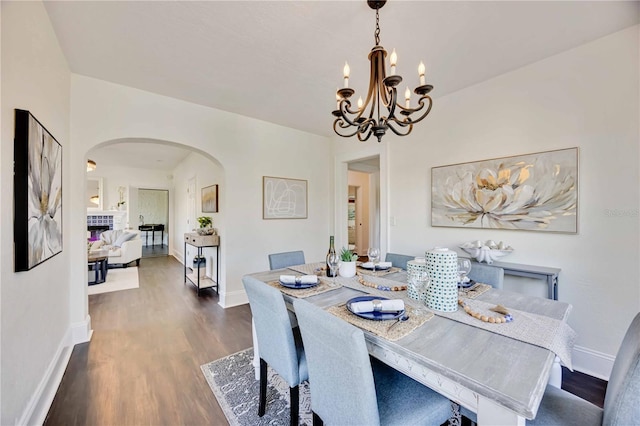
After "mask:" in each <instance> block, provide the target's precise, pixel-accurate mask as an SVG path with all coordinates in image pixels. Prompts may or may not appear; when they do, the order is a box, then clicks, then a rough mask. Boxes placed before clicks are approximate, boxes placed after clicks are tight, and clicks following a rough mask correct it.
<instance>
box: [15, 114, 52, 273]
mask: <svg viewBox="0 0 640 426" xmlns="http://www.w3.org/2000/svg"><path fill="white" fill-rule="evenodd" d="M13 179H14V180H13V186H14V225H13V242H14V247H15V270H16V272H19V271H28V270H29V269H31V268H33V267H35V266H37V265H39V264H40V263H42V262H44V261H46V260H47V259H50V258H51V257H53V256H55V255H56V254H58V253H60V252H62V145H60V144H59V143H58V141H57V140H56V139H55V138H54V137H53V136H52V135H51V133H49V132H48V131H47V129H45V128H44V126H43V125H42V124H40V122H39V121H38V120H36V118H35V117H34V116H33V115H31V113H30V112H29V111H24V110H20V109H16V110H15V140H14V178H13Z"/></svg>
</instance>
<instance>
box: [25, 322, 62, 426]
mask: <svg viewBox="0 0 640 426" xmlns="http://www.w3.org/2000/svg"><path fill="white" fill-rule="evenodd" d="M73 345H74V344H73V343H72V331H71V328H69V329H68V330H67V332H66V333H65V335H64V337H63V338H62V341H61V342H60V344H59V345H58V350H57V351H56V353H55V355H54V357H53V359H52V360H51V363H49V367H48V368H47V371H46V372H45V374H44V376H43V377H42V380H40V383H39V384H38V387H37V388H36V391H35V392H34V393H33V395H32V396H31V399H30V400H29V403H28V404H27V407H26V408H25V410H24V412H23V413H22V416H21V417H20V420H19V421H18V423H17V424H20V425H41V424H43V423H44V421H45V419H46V417H47V413H48V412H49V408H51V404H52V403H53V398H54V397H55V396H56V392H57V391H58V386H60V382H61V381H62V376H63V375H64V372H65V370H66V368H67V365H68V364H69V359H70V358H71V352H73Z"/></svg>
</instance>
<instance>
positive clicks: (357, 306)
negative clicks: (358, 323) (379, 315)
mask: <svg viewBox="0 0 640 426" xmlns="http://www.w3.org/2000/svg"><path fill="white" fill-rule="evenodd" d="M377 302H381V304H382V309H381V310H379V311H378V312H398V311H401V310H403V309H404V301H403V300H402V299H390V300H377ZM350 306H351V312H353V313H354V314H362V313H365V312H373V311H374V308H373V300H369V301H363V302H354V303H352V304H351V305H350Z"/></svg>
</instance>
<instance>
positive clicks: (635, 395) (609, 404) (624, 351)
mask: <svg viewBox="0 0 640 426" xmlns="http://www.w3.org/2000/svg"><path fill="white" fill-rule="evenodd" d="M639 419H640V313H638V314H637V315H636V317H635V318H634V319H633V321H632V322H631V325H630V326H629V328H628V329H627V333H626V334H625V336H624V339H622V344H621V345H620V350H619V351H618V355H616V360H615V361H614V363H613V369H612V370H611V376H610V377H609V383H608V384H607V391H606V394H605V397H604V413H603V417H602V424H603V425H605V426H609V425H631V424H637V422H638V421H639Z"/></svg>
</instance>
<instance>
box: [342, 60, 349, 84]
mask: <svg viewBox="0 0 640 426" xmlns="http://www.w3.org/2000/svg"><path fill="white" fill-rule="evenodd" d="M342 71H343V72H344V87H349V74H350V73H351V68H349V64H348V63H346V62H345V63H344V68H343V70H342Z"/></svg>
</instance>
